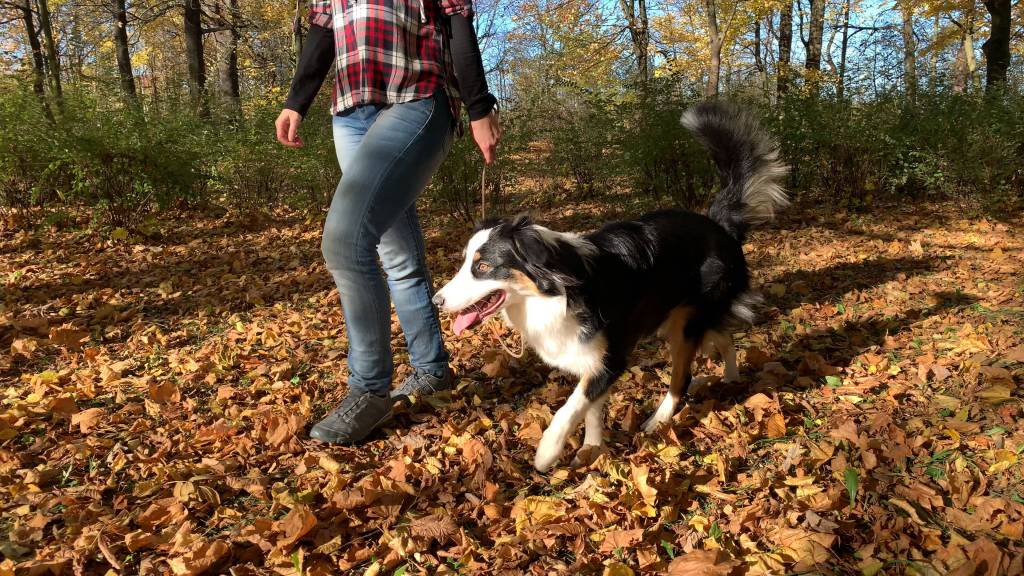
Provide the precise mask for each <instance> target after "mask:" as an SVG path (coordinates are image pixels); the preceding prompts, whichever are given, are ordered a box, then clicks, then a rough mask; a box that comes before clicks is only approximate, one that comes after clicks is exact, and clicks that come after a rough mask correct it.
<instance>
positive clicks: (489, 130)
mask: <svg viewBox="0 0 1024 576" xmlns="http://www.w3.org/2000/svg"><path fill="white" fill-rule="evenodd" d="M470 126H471V127H472V129H473V140H475V141H476V145H477V146H479V147H480V151H481V152H483V154H484V162H486V163H487V164H491V163H492V162H494V160H495V158H497V157H498V142H499V141H501V119H499V118H498V112H497V110H491V113H490V114H488V115H487V116H484V117H483V118H481V119H479V120H473V121H472V122H470Z"/></svg>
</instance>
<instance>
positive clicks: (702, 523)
mask: <svg viewBox="0 0 1024 576" xmlns="http://www.w3.org/2000/svg"><path fill="white" fill-rule="evenodd" d="M687 524H689V525H690V527H691V528H693V529H694V530H696V531H697V532H700V533H701V534H703V533H705V532H707V530H708V526H710V525H711V521H710V520H708V519H707V517H705V516H701V515H700V514H694V515H693V517H692V518H690V521H689V522H687Z"/></svg>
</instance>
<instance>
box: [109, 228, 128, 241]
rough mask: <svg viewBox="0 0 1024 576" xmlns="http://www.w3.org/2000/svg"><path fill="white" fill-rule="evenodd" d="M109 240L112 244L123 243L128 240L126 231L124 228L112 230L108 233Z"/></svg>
mask: <svg viewBox="0 0 1024 576" xmlns="http://www.w3.org/2000/svg"><path fill="white" fill-rule="evenodd" d="M110 239H111V240H113V241H114V242H124V241H125V240H127V239H128V231H127V230H125V229H124V228H114V229H113V230H111V232H110Z"/></svg>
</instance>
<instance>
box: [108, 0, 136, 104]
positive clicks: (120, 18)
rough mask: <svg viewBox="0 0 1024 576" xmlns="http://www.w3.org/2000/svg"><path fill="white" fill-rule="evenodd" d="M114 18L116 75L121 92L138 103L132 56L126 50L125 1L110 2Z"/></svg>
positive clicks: (126, 14)
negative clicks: (119, 82)
mask: <svg viewBox="0 0 1024 576" xmlns="http://www.w3.org/2000/svg"><path fill="white" fill-rule="evenodd" d="M110 8H111V10H112V15H113V17H114V52H115V53H116V55H117V75H118V77H119V78H120V79H121V92H122V93H123V94H124V96H125V97H126V98H127V99H129V100H130V101H132V102H136V101H138V97H137V95H136V93H135V74H134V73H133V72H132V55H131V52H130V51H129V48H128V10H127V7H126V6H125V0H110Z"/></svg>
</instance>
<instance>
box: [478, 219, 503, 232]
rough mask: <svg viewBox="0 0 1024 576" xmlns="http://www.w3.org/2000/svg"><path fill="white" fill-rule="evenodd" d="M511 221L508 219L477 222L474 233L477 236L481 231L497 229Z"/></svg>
mask: <svg viewBox="0 0 1024 576" xmlns="http://www.w3.org/2000/svg"><path fill="white" fill-rule="evenodd" d="M509 222H510V221H509V219H508V218H494V217H491V218H484V219H483V220H477V221H476V225H475V226H473V233H474V234H476V233H477V232H479V231H481V230H487V229H488V228H497V227H498V226H501V225H503V224H508V223H509Z"/></svg>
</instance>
